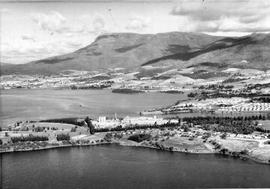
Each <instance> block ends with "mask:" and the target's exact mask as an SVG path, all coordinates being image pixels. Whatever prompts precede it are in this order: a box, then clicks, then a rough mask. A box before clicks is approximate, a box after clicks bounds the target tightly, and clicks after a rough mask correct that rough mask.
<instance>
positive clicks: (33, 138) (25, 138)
mask: <svg viewBox="0 0 270 189" xmlns="http://www.w3.org/2000/svg"><path fill="white" fill-rule="evenodd" d="M48 140H49V139H48V137H47V136H34V135H31V134H30V135H29V136H20V137H11V141H12V142H13V143H17V142H27V141H31V142H35V141H48Z"/></svg>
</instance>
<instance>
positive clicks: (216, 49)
mask: <svg viewBox="0 0 270 189" xmlns="http://www.w3.org/2000/svg"><path fill="white" fill-rule="evenodd" d="M142 66H153V67H164V66H167V67H171V68H177V69H180V68H190V67H196V68H198V67H205V66H206V67H210V68H213V67H215V68H219V69H227V68H231V67H234V68H253V69H259V70H264V69H270V34H252V35H249V36H244V37H217V36H210V35H206V34H200V33H182V32H170V33H160V34H135V33H114V34H105V35H101V36H99V37H97V38H96V40H95V41H94V42H93V43H91V44H90V45H88V46H86V47H84V48H81V49H79V50H77V51H75V52H73V53H69V54H65V55H61V56H54V57H50V58H46V59H42V60H38V61H33V62H30V63H27V64H23V65H11V64H1V74H3V75H5V74H15V73H17V74H44V75H48V74H57V73H59V72H62V71H64V70H72V69H73V70H86V71H106V70H108V69H113V68H125V69H131V70H132V69H140V68H141V67H142Z"/></svg>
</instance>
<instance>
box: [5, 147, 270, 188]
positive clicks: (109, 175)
mask: <svg viewBox="0 0 270 189" xmlns="http://www.w3.org/2000/svg"><path fill="white" fill-rule="evenodd" d="M2 163H3V165H2V173H3V175H2V178H3V188H4V189H8V188H12V189H15V188H16V189H17V188H18V189H30V188H39V189H69V188H70V189H75V188H78V189H84V188H104V189H108V188H117V189H119V188H134V189H135V188H136V189H137V188H155V189H156V188H187V187H188V188H190V187H191V188H192V187H204V188H205V187H270V179H269V178H270V166H269V165H263V164H258V163H255V162H253V161H249V160H248V161H243V160H239V159H233V158H230V157H225V156H221V155H198V154H185V153H177V152H174V153H171V152H164V151H159V150H154V149H146V148H135V147H122V146H117V145H108V146H90V147H74V148H63V149H51V150H45V151H35V152H18V153H10V154H3V155H2Z"/></svg>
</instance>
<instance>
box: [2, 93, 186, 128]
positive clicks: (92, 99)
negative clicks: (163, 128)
mask: <svg viewBox="0 0 270 189" xmlns="http://www.w3.org/2000/svg"><path fill="white" fill-rule="evenodd" d="M184 98H185V95H183V94H165V93H140V94H118V93H112V92H111V90H49V89H44V90H41V89H37V90H27V89H14V90H2V91H1V97H0V102H1V105H0V113H1V114H0V120H1V121H2V126H6V125H7V124H9V123H13V122H14V121H17V120H37V119H48V118H63V117H84V116H90V117H91V118H97V117H98V116H114V115H115V113H116V114H117V116H127V115H129V116H138V115H139V112H140V111H143V110H148V109H152V108H158V107H163V106H168V105H171V104H174V103H175V102H177V101H178V100H181V99H184Z"/></svg>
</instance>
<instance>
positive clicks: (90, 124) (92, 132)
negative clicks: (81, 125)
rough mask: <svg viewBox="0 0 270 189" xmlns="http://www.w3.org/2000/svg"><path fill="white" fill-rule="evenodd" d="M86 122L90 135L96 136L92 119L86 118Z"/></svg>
mask: <svg viewBox="0 0 270 189" xmlns="http://www.w3.org/2000/svg"><path fill="white" fill-rule="evenodd" d="M85 122H86V124H87V126H88V128H89V131H90V134H94V133H95V127H94V125H93V124H92V122H91V119H90V118H89V117H88V116H87V117H86V118H85Z"/></svg>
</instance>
